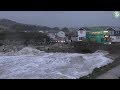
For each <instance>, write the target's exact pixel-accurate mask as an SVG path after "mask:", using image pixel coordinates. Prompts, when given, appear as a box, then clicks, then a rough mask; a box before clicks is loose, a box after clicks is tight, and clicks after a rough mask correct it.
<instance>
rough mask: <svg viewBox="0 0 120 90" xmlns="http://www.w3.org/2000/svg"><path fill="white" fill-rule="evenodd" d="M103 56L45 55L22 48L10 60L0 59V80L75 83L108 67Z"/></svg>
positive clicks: (98, 53)
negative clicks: (105, 66)
mask: <svg viewBox="0 0 120 90" xmlns="http://www.w3.org/2000/svg"><path fill="white" fill-rule="evenodd" d="M106 54H107V52H106V53H105V52H104V53H102V51H101V52H95V53H93V54H78V53H46V52H41V51H39V50H36V49H33V48H30V47H26V48H23V49H22V50H20V51H18V52H16V53H15V54H14V55H12V56H7V55H5V56H4V55H2V56H0V78H5V79H8V78H9V79H76V78H79V77H82V76H85V75H88V74H90V73H92V71H93V69H95V68H99V67H101V66H104V65H107V64H108V63H111V62H112V60H111V59H109V58H107V57H105V55H106Z"/></svg>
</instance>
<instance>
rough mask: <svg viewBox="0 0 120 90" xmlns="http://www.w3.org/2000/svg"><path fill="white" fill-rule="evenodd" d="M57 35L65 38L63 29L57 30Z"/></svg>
mask: <svg viewBox="0 0 120 90" xmlns="http://www.w3.org/2000/svg"><path fill="white" fill-rule="evenodd" d="M57 36H58V37H61V38H65V37H66V36H65V32H63V31H59V32H58V33H57Z"/></svg>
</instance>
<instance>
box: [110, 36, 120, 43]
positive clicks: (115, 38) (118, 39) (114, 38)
mask: <svg viewBox="0 0 120 90" xmlns="http://www.w3.org/2000/svg"><path fill="white" fill-rule="evenodd" d="M110 38H111V42H120V36H110Z"/></svg>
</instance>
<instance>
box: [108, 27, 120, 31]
mask: <svg viewBox="0 0 120 90" xmlns="http://www.w3.org/2000/svg"><path fill="white" fill-rule="evenodd" d="M109 28H112V29H114V30H115V31H120V27H114V26H111V27H108V28H107V29H109Z"/></svg>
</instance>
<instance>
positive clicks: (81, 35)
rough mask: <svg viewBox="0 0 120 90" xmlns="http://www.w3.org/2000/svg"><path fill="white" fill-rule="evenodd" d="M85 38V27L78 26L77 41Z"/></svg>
mask: <svg viewBox="0 0 120 90" xmlns="http://www.w3.org/2000/svg"><path fill="white" fill-rule="evenodd" d="M85 39H86V29H85V28H80V29H79V30H78V41H83V40H85Z"/></svg>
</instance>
